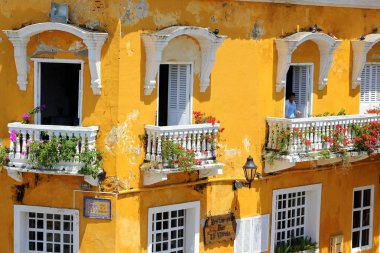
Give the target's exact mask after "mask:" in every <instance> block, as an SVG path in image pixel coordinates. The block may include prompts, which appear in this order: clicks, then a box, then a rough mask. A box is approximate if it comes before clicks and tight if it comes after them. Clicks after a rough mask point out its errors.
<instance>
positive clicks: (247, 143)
mask: <svg viewBox="0 0 380 253" xmlns="http://www.w3.org/2000/svg"><path fill="white" fill-rule="evenodd" d="M243 146H244V148H245V151H247V153H249V152H250V151H251V140H250V139H249V137H248V136H245V137H244V139H243Z"/></svg>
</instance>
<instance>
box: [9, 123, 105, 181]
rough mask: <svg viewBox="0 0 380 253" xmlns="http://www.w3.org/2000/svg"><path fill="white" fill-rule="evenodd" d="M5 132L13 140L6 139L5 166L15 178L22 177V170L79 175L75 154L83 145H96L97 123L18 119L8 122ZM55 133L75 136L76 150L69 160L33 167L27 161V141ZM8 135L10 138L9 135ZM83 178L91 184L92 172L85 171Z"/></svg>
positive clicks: (93, 147) (78, 152) (79, 166)
mask: <svg viewBox="0 0 380 253" xmlns="http://www.w3.org/2000/svg"><path fill="white" fill-rule="evenodd" d="M8 129H9V133H10V135H11V136H12V135H13V138H15V140H14V141H11V142H10V147H9V150H10V153H9V163H8V166H7V167H5V169H6V170H7V172H8V175H9V176H10V177H12V178H13V179H15V180H16V181H22V180H23V179H22V173H23V172H32V173H43V174H54V175H80V173H79V171H80V169H81V168H82V167H83V163H81V162H80V161H79V155H80V154H81V153H82V152H84V147H85V145H88V148H89V149H96V137H97V132H98V127H97V126H90V127H76V126H54V125H35V124H22V123H19V122H14V123H9V124H8ZM53 136H56V137H63V138H65V137H77V138H78V142H77V143H76V147H75V149H76V152H75V156H74V158H73V159H72V161H69V162H63V161H61V162H59V163H57V164H55V165H54V166H53V167H52V168H51V169H46V168H34V166H33V165H31V164H30V154H29V144H30V143H31V142H32V141H43V140H47V139H49V140H50V139H51V138H52V137H53ZM11 139H12V138H11ZM85 181H87V182H88V183H90V184H92V185H94V184H96V182H95V181H96V180H95V181H94V179H93V177H92V176H89V175H85Z"/></svg>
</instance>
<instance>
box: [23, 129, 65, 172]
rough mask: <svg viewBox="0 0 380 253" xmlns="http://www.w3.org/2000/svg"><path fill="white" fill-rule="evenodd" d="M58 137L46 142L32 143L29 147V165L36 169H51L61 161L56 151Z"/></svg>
mask: <svg viewBox="0 0 380 253" xmlns="http://www.w3.org/2000/svg"><path fill="white" fill-rule="evenodd" d="M58 144H59V141H58V137H56V136H52V137H51V139H50V140H48V141H43V140H41V141H33V142H31V143H30V145H29V161H28V162H29V164H31V165H32V166H33V167H35V168H37V169H41V168H45V169H52V168H53V166H54V165H55V164H57V163H58V162H59V161H60V160H61V159H60V158H61V157H60V154H59V150H58V148H59V147H58Z"/></svg>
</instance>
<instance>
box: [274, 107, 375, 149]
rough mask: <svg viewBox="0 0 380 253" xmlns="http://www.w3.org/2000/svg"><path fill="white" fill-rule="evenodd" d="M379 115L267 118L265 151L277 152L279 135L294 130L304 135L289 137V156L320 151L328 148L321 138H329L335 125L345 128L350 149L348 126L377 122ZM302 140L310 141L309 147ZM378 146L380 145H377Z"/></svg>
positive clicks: (351, 141)
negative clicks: (301, 136)
mask: <svg viewBox="0 0 380 253" xmlns="http://www.w3.org/2000/svg"><path fill="white" fill-rule="evenodd" d="M379 121H380V115H376V114H364V115H344V116H326V117H310V118H295V119H286V118H274V117H267V124H268V127H269V134H268V142H267V149H268V150H279V149H280V148H281V147H280V146H281V145H280V143H279V135H280V134H282V133H283V132H284V131H286V130H289V131H290V133H293V131H294V130H295V129H296V130H298V131H301V132H302V134H303V135H304V137H303V138H299V137H297V136H294V135H293V134H291V135H290V142H289V145H287V147H286V151H287V152H288V153H289V154H297V153H303V152H306V151H321V150H324V149H329V148H330V146H329V145H330V143H329V142H324V141H323V136H331V135H332V134H333V132H334V131H335V129H336V126H337V125H340V126H341V127H342V128H346V129H347V132H345V133H344V134H345V136H346V137H347V140H348V141H349V142H350V143H351V144H350V145H348V146H347V148H348V149H349V148H351V147H352V143H353V142H354V137H353V133H352V129H351V128H350V124H357V125H363V124H365V123H368V122H379ZM304 140H308V141H310V145H305V143H304ZM378 144H380V143H378Z"/></svg>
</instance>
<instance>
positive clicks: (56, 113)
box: [34, 59, 83, 126]
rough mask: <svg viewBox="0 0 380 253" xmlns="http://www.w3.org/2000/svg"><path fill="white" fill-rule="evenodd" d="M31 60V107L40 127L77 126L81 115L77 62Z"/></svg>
mask: <svg viewBox="0 0 380 253" xmlns="http://www.w3.org/2000/svg"><path fill="white" fill-rule="evenodd" d="M34 60H35V65H34V67H35V84H36V85H35V90H34V92H35V106H41V105H45V109H44V110H43V111H42V112H41V113H38V114H36V118H35V120H36V122H37V123H38V124H43V125H62V126H78V125H81V117H82V116H81V115H82V68H83V66H82V64H83V62H81V61H79V60H59V59H57V60H52V59H34Z"/></svg>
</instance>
